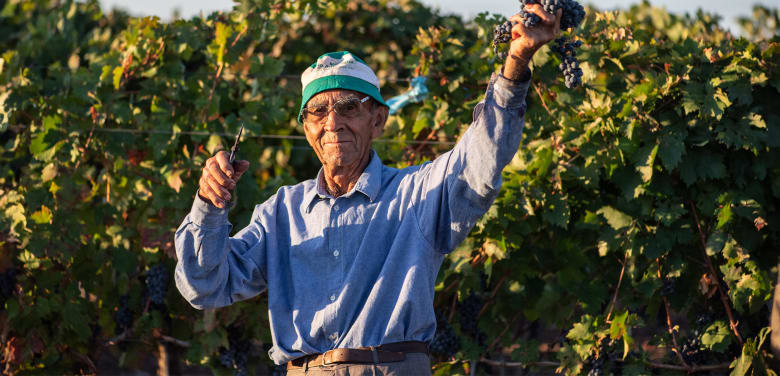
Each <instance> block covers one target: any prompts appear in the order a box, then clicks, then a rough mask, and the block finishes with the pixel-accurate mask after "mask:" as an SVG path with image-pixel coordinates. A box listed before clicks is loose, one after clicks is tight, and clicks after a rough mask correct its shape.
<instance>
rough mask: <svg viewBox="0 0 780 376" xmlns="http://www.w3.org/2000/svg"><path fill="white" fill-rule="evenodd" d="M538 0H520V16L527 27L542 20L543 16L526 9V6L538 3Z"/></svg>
mask: <svg viewBox="0 0 780 376" xmlns="http://www.w3.org/2000/svg"><path fill="white" fill-rule="evenodd" d="M536 3H537V2H536V0H520V18H522V19H523V25H524V26H525V27H528V28H531V27H534V26H536V24H538V23H539V22H542V19H541V17H539V16H537V15H535V14H533V13H531V12H527V11H526V10H525V6H526V5H529V4H536ZM549 13H555V11H552V12H549Z"/></svg>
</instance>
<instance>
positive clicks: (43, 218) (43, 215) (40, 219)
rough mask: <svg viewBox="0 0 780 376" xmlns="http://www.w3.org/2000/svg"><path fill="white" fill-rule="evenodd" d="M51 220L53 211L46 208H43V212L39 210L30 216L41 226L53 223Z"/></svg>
mask: <svg viewBox="0 0 780 376" xmlns="http://www.w3.org/2000/svg"><path fill="white" fill-rule="evenodd" d="M51 218H52V214H51V209H49V208H47V207H46V206H42V207H41V210H38V211H37V212H35V213H33V214H32V215H31V216H30V219H32V220H33V221H34V222H35V223H37V224H39V225H40V224H44V223H51Z"/></svg>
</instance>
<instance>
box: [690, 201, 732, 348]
mask: <svg viewBox="0 0 780 376" xmlns="http://www.w3.org/2000/svg"><path fill="white" fill-rule="evenodd" d="M688 205H690V206H691V211H692V212H693V219H695V220H696V229H697V230H698V231H699V239H700V240H701V246H702V252H704V262H705V263H706V264H707V269H709V271H710V275H712V279H713V280H714V281H715V288H716V289H717V291H718V295H719V296H720V301H721V302H722V303H723V308H725V310H726V315H728V317H729V326H730V327H731V331H732V332H734V335H735V336H736V337H737V340H738V341H739V345H740V346H742V345H744V344H745V342H744V341H743V340H742V336H741V335H740V334H739V330H737V322H736V320H734V313H733V312H732V310H731V305H730V304H729V300H728V297H727V296H726V293H725V292H723V289H721V287H720V276H718V273H717V272H716V271H715V267H714V266H713V265H712V260H711V259H710V256H709V255H707V238H706V237H705V236H704V231H702V229H701V223H700V222H699V214H698V213H697V212H696V205H695V204H694V203H693V201H691V200H688Z"/></svg>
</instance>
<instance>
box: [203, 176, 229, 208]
mask: <svg viewBox="0 0 780 376" xmlns="http://www.w3.org/2000/svg"><path fill="white" fill-rule="evenodd" d="M198 195H199V196H200V197H201V198H202V199H204V200H205V201H209V202H211V204H212V205H214V206H216V207H218V208H220V209H223V208H224V207H225V201H223V200H222V199H221V198H219V196H218V195H217V194H216V193H215V192H214V190H212V189H211V186H209V184H208V183H206V182H205V181H204V180H203V179H202V178H201V184H200V190H199V191H198Z"/></svg>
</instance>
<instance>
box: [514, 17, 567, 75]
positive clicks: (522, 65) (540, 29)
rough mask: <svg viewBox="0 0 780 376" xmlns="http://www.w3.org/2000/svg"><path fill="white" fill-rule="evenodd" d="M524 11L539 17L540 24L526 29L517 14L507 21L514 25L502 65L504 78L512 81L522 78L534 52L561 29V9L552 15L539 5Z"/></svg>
mask: <svg viewBox="0 0 780 376" xmlns="http://www.w3.org/2000/svg"><path fill="white" fill-rule="evenodd" d="M525 10H526V12H530V13H534V14H536V15H537V16H539V18H541V22H539V23H538V24H536V26H534V27H532V28H528V27H525V25H523V19H522V18H520V15H519V14H515V15H514V16H512V17H511V18H510V19H509V20H510V21H513V22H515V25H514V27H512V43H511V44H510V45H509V55H508V56H507V58H506V64H505V65H504V77H506V78H509V79H513V80H516V79H519V78H520V77H521V76H522V74H523V73H524V72H525V70H526V69H528V63H529V62H530V61H531V59H532V58H533V56H534V54H535V53H536V51H537V50H538V49H540V48H541V47H542V46H544V45H545V44H547V43H549V42H550V41H551V40H553V39H555V36H556V35H558V33H559V32H560V29H561V14H562V13H563V11H562V10H561V9H558V11H557V12H556V13H555V15H552V14H550V13H547V11H545V10H544V8H543V7H542V5H541V4H529V5H526V6H525Z"/></svg>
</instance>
